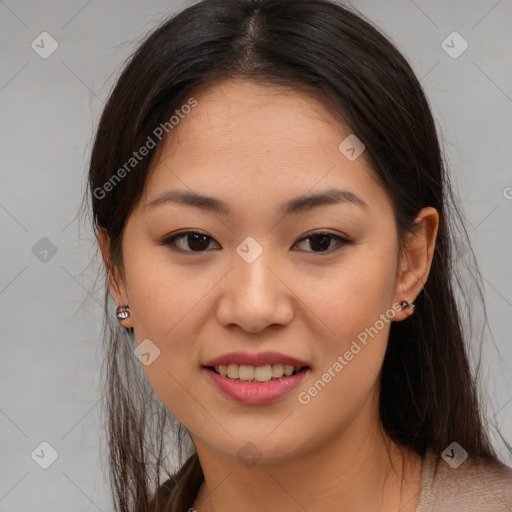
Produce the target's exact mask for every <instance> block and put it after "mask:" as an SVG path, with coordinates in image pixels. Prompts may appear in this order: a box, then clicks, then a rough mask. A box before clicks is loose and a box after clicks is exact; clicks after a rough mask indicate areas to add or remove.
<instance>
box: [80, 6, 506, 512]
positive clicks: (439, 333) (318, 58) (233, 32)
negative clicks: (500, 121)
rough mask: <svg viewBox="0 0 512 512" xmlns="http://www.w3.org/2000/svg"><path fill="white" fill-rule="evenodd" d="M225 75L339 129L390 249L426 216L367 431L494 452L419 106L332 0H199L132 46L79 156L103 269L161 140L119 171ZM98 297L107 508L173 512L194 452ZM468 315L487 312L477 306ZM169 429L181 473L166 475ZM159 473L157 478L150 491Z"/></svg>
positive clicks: (452, 208)
mask: <svg viewBox="0 0 512 512" xmlns="http://www.w3.org/2000/svg"><path fill="white" fill-rule="evenodd" d="M233 78H243V79H246V80H252V81H254V82H256V83H259V84H269V85H274V86H284V87H288V88H291V89H293V90H300V91H304V92H307V93H310V94H314V95H315V97H316V98H318V100H319V101H321V102H322V104H324V105H326V106H328V107H329V110H330V112H331V113H332V115H333V116H335V117H336V119H337V120H339V121H340V122H342V123H344V124H345V125H347V126H349V127H350V130H351V132H352V133H354V134H355V135H356V136H357V137H358V138H359V139H360V140H361V141H362V142H363V143H364V145H365V146H366V151H365V157H366V158H367V159H368V161H369V162H370V164H371V169H372V172H373V173H374V175H375V178H376V179H377V180H378V181H379V183H380V184H381V185H382V187H383V188H384V189H385V190H386V191H387V193H388V194H389V197H390V198H391V201H392V204H393V207H394V212H395V219H396V228H397V234H398V240H399V248H400V250H402V249H403V241H404V239H405V235H406V234H407V232H414V227H415V224H414V218H415V216H416V214H417V213H418V212H419V210H420V209H421V208H423V207H426V206H431V207H434V208H435V209H436V210H437V211H438V213H439V227H438V233H437V239H436V246H435V252H434V254H433V259H432V264H431V269H430V274H429V277H428V279H427V281H426V282H425V283H424V286H423V289H422V291H421V292H420V294H419V295H418V297H417V299H416V301H415V305H416V311H417V313H416V314H414V315H413V316H412V317H410V318H409V319H408V320H407V321H406V322H393V323H392V324H391V327H390V333H389V340H388V346H387V350H386V354H385V357H384V361H383V366H382V369H381V374H380V388H381V391H380V418H381V426H382V428H383V430H384V431H385V432H386V433H387V435H388V436H389V437H390V438H391V439H392V440H393V441H395V442H396V443H397V444H398V445H399V446H401V447H408V448H410V449H412V450H414V451H415V452H417V453H418V454H420V455H422V456H424V455H425V453H426V451H427V450H432V451H433V452H435V453H437V454H440V453H442V452H443V451H444V450H445V449H446V447H448V446H449V445H450V444H451V443H452V442H453V441H457V442H458V443H459V444H460V445H461V446H462V447H463V448H464V449H465V450H466V451H467V452H468V453H469V455H470V456H471V457H472V458H473V459H476V460H481V461H490V462H496V461H498V458H497V455H496V453H495V451H494V449H493V447H492V444H491V442H490V439H489V437H488V433H487V431H486V428H485V425H486V420H485V415H484V412H483V410H482V407H481V403H480V400H479V396H478V395H479V389H478V387H477V384H476V382H477V379H476V376H475V375H473V374H472V372H471V368H470V363H469V352H470V345H469V341H470V339H471V337H472V330H471V329H470V328H469V327H468V330H467V331H466V330H465V327H464V325H463V317H464V313H466V314H468V313H467V312H468V311H470V308H471V304H472V303H471V300H470V296H471V294H470V293H465V288H464V286H465V284H464V280H463V278H462V277H461V276H462V271H461V270H460V269H459V266H458V265H455V262H456V260H457V253H456V249H457V244H459V245H460V244H462V246H465V248H466V250H467V249H468V248H469V252H467V253H466V257H465V258H464V259H463V260H464V261H466V262H469V263H468V265H470V266H471V268H473V269H474V270H473V271H472V272H471V274H470V276H469V277H470V278H471V279H473V282H474V286H475V288H474V290H476V294H475V293H474V292H472V294H473V296H474V297H476V299H477V300H480V301H481V302H482V304H483V295H482V283H481V277H480V274H479V273H478V270H477V266H476V260H475V257H474V254H473V252H472V250H471V248H470V243H469V237H468V235H467V232H466V230H465V228H464V222H463V220H464V219H463V215H462V213H461V212H460V208H459V207H458V206H457V201H456V199H455V195H454V192H453V189H452V186H451V184H450V179H449V176H448V173H447V169H446V164H445V161H444V160H445V159H444V158H443V156H442V151H441V148H440V144H439V140H438V136H437V132H436V127H435V123H434V120H433V117H432V114H431V110H430V108H429V103H428V101H427V98H426V95H425V93H424V91H423V89H422V87H421V85H420V83H419V81H418V79H417V78H416V76H415V74H414V72H413V70H412V69H411V67H410V65H409V64H408V63H407V61H406V60H405V58H404V57H403V56H402V55H401V53H400V52H399V51H398V50H397V48H396V47H395V46H394V44H393V43H392V42H391V41H390V40H388V39H387V38H386V37H385V36H384V35H383V34H382V33H381V32H380V31H379V30H378V29H377V28H375V27H374V26H372V24H371V23H370V22H369V21H367V20H366V19H365V18H364V16H363V15H361V14H360V13H356V12H353V11H352V10H350V9H348V8H347V7H343V6H342V5H340V4H338V3H336V2H335V1H334V0H203V1H200V2H198V3H195V4H193V5H191V6H189V7H187V8H186V9H184V10H183V11H181V12H180V13H178V14H176V15H174V16H173V17H171V18H169V19H167V20H165V21H164V22H163V23H162V24H160V25H159V26H158V27H157V28H156V29H155V30H153V31H152V33H150V34H149V36H147V37H146V38H145V39H144V41H143V42H142V43H141V44H140V45H139V46H138V48H137V49H136V50H135V52H134V53H133V54H132V55H131V56H130V57H129V59H128V61H127V63H126V65H125V67H124V69H123V70H122V73H121V74H120V76H119V78H118V80H117V82H116V84H115V85H114V87H113V89H112V91H111V92H110V95H109V98H108V101H107V103H106V106H105V108H104V110H103V113H102V115H101V119H100V121H99V126H98V129H97V132H96V135H95V138H94V143H93V148H92V153H91V158H90V169H89V178H88V186H89V187H88V195H90V200H91V201H92V208H93V227H94V231H95V234H97V233H98V231H99V230H100V229H103V230H105V231H106V232H107V234H108V236H109V239H110V254H109V258H110V259H109V261H108V262H107V265H106V267H107V268H106V270H107V272H106V274H105V277H107V276H108V274H109V273H110V272H117V271H118V270H119V272H120V273H122V253H121V240H122V235H123V229H124V226H125V224H126V221H127V219H128V217H129V215H130V213H131V212H132V210H133V208H134V207H135V205H136V204H137V202H138V201H139V199H140V197H141V194H142V191H143V188H144V185H145V183H146V180H147V177H148V172H149V171H150V164H151V162H152V156H154V155H155V151H156V148H158V147H160V146H159V145H158V144H156V148H153V149H150V150H149V151H148V156H147V157H146V158H144V159H140V161H138V162H137V164H136V165H134V166H133V168H132V169H130V170H129V172H125V173H121V174H119V171H120V169H122V168H123V166H124V169H125V170H126V162H128V161H130V159H131V158H133V154H134V152H136V151H137V150H138V149H139V148H141V147H142V146H144V145H146V146H149V144H148V140H149V139H150V138H154V135H155V129H156V128H157V127H158V126H161V125H163V124H165V123H166V122H167V123H168V120H169V118H170V116H171V115H172V114H173V113H174V112H175V111H176V109H178V108H180V107H181V106H182V105H183V104H186V103H187V101H190V97H191V94H192V92H193V91H194V90H196V89H197V88H198V87H200V86H213V85H215V84H218V83H221V82H222V81H224V80H228V79H233ZM166 131H169V130H166ZM171 136H172V134H171ZM116 173H117V179H115V176H114V175H115V174H116ZM120 176H121V177H122V179H120ZM107 183H110V184H111V186H109V187H107V186H106V184H107ZM105 192H108V194H106V193H105ZM454 242H456V243H454ZM459 260H460V261H461V262H462V259H461V258H459ZM465 279H467V278H465ZM457 293H458V294H459V295H458V297H457ZM109 297H110V295H109V288H108V279H106V280H105V323H104V330H105V341H106V358H105V361H106V362H105V368H104V369H103V373H102V375H103V376H104V378H105V393H106V395H107V397H108V400H107V409H106V420H107V421H106V426H107V430H108V444H109V468H110V480H111V486H112V491H113V495H114V500H115V507H116V511H120V512H129V511H138V512H142V511H147V510H165V511H173V512H174V511H178V510H180V511H182V510H186V509H187V508H188V507H190V506H191V505H192V503H193V500H194V497H195V496H196V493H197V491H198V489H199V486H200V485H201V483H202V481H203V479H204V477H203V472H202V469H201V465H200V463H199V459H198V457H197V454H196V453H192V454H189V456H188V458H187V459H186V461H185V462H183V457H184V455H183V446H182V445H183V444H184V441H185V440H186V436H187V434H188V433H187V431H186V429H185V428H184V426H183V425H181V424H180V423H179V422H177V421H176V419H175V418H174V417H173V416H172V414H170V413H169V411H168V410H167V409H166V408H165V407H164V406H163V405H162V403H161V402H160V401H159V400H158V398H156V397H155V394H154V393H153V392H152V390H151V388H150V386H149V385H148V383H147V379H146V378H145V377H144V374H143V372H142V371H141V368H140V364H139V363H138V361H136V358H134V357H133V349H134V346H135V345H134V343H133V341H134V338H133V330H130V331H127V330H125V329H124V328H122V327H120V326H119V325H118V323H117V321H115V319H114V320H112V318H113V317H114V315H113V314H112V311H111V309H112V304H111V301H110V300H109ZM480 311H483V312H484V313H483V314H484V317H485V320H486V318H487V317H486V315H485V307H484V308H483V309H480ZM468 316H469V314H468ZM481 339H483V335H482V336H481ZM462 419H463V420H462ZM170 432H173V433H174V434H175V439H174V440H173V442H174V444H176V445H177V449H178V459H179V467H180V470H179V471H178V472H177V473H176V474H172V475H171V474H169V472H168V465H167V455H166V449H167V448H168V446H169V440H168V439H167V436H168V435H169V433H170ZM500 435H501V434H500ZM171 445H172V443H171ZM507 446H508V444H507ZM162 471H165V472H166V473H167V475H168V476H169V477H170V478H169V479H168V480H167V481H166V482H165V483H164V484H163V485H161V486H160V476H161V472H162ZM155 483H156V487H154V486H153V484H155Z"/></svg>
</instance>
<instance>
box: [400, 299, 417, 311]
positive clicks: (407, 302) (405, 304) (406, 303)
mask: <svg viewBox="0 0 512 512" xmlns="http://www.w3.org/2000/svg"><path fill="white" fill-rule="evenodd" d="M400 306H402V309H405V308H411V312H412V313H414V310H415V308H416V306H415V305H414V304H413V303H411V302H409V301H407V300H403V301H402V302H400Z"/></svg>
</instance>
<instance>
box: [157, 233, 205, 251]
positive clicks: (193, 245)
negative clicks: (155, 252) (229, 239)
mask: <svg viewBox="0 0 512 512" xmlns="http://www.w3.org/2000/svg"><path fill="white" fill-rule="evenodd" d="M211 240H213V238H212V237H210V236H208V235H205V234H204V233H201V232H199V231H184V232H182V233H179V234H177V235H173V236H170V237H167V238H165V239H163V240H162V244H163V245H171V246H173V248H174V247H176V246H178V250H181V251H183V252H205V251H204V249H207V248H208V245H209V241H211ZM178 242H181V244H178ZM186 246H188V247H189V248H190V250H189V249H187V248H186Z"/></svg>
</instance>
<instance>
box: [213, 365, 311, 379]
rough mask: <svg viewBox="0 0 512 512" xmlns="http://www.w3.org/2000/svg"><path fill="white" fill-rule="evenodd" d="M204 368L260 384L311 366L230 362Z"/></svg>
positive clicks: (300, 371) (227, 376) (229, 377)
mask: <svg viewBox="0 0 512 512" xmlns="http://www.w3.org/2000/svg"><path fill="white" fill-rule="evenodd" d="M203 368H206V369H207V370H209V371H211V372H213V373H216V374H217V375H220V376H222V377H226V378H227V379H230V380H233V381H238V382H250V383H260V384H265V383H266V382H273V381H279V380H282V379H283V378H286V377H292V376H294V375H297V374H299V373H302V372H305V371H307V370H309V369H310V367H309V366H293V365H289V364H265V365H262V366H252V365H245V364H241V365H238V364H229V365H219V366H204V367H203Z"/></svg>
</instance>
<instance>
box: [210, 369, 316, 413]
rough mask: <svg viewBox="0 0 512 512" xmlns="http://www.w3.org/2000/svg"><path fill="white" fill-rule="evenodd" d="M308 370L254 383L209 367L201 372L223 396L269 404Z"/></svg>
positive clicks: (288, 390)
mask: <svg viewBox="0 0 512 512" xmlns="http://www.w3.org/2000/svg"><path fill="white" fill-rule="evenodd" d="M276 364H277V363H276ZM310 371H311V369H310V368H305V369H303V370H301V371H300V372H298V373H295V374H294V375H290V376H289V377H282V378H280V379H276V380H270V381H268V382H260V383H255V382H243V381H240V380H233V379H229V378H228V377H223V376H222V375H219V374H218V373H215V372H214V371H212V370H211V369H209V368H203V372H206V374H207V375H208V376H209V378H210V379H212V382H213V384H214V385H215V387H216V388H217V389H218V390H219V391H221V392H222V393H224V395H225V396H227V397H229V398H231V399H232V400H235V401H236V402H239V403H242V404H249V405H256V404H269V403H272V402H277V401H278V400H281V399H282V398H284V397H285V396H286V395H287V394H288V393H290V392H291V391H292V390H293V389H294V388H296V387H297V386H298V385H299V384H300V382H301V381H302V379H304V377H305V376H306V375H307V374H308V373H309V372H310Z"/></svg>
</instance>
